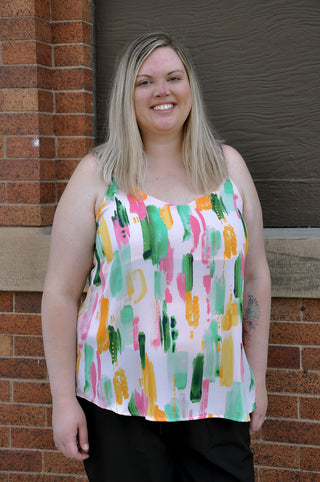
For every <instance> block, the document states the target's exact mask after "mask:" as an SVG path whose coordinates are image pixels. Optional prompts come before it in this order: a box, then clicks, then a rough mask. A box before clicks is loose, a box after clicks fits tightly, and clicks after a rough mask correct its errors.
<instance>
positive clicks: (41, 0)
mask: <svg viewBox="0 0 320 482" xmlns="http://www.w3.org/2000/svg"><path fill="white" fill-rule="evenodd" d="M34 3H35V15H36V16H37V17H40V18H43V19H45V20H50V19H51V12H50V0H36V1H35V2H34Z"/></svg>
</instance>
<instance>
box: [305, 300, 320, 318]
mask: <svg viewBox="0 0 320 482" xmlns="http://www.w3.org/2000/svg"><path fill="white" fill-rule="evenodd" d="M303 308H304V310H303V320H304V321H315V322H316V323H319V322H320V300H317V299H311V300H308V299H306V300H303Z"/></svg>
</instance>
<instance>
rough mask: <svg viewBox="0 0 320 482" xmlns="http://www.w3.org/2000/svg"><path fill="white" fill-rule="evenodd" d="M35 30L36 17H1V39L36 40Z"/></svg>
mask: <svg viewBox="0 0 320 482" xmlns="http://www.w3.org/2000/svg"><path fill="white" fill-rule="evenodd" d="M2 3H3V2H1V5H2ZM6 3H10V2H6ZM34 32H35V19H34V18H33V17H28V18H1V19H0V41H6V40H34Z"/></svg>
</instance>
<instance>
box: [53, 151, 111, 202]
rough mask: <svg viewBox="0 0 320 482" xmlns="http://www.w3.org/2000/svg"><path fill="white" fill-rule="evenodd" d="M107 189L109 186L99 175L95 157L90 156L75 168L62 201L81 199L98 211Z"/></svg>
mask: <svg viewBox="0 0 320 482" xmlns="http://www.w3.org/2000/svg"><path fill="white" fill-rule="evenodd" d="M106 189H107V185H106V183H105V181H104V180H103V178H102V176H101V174H100V173H99V169H98V165H97V161H96V158H95V156H94V155H93V154H88V155H87V156H85V157H84V158H83V159H82V160H81V161H80V162H79V163H78V165H77V167H76V168H75V170H74V172H73V174H72V176H71V178H70V180H69V182H68V185H67V187H66V189H65V191H64V193H63V196H62V199H61V200H62V202H63V201H64V199H63V198H72V199H73V200H74V201H75V200H76V199H77V198H78V197H80V198H81V199H82V200H83V201H87V202H88V203H90V204H91V205H92V207H93V209H94V210H96V208H97V206H99V205H100V203H101V201H102V199H103V196H104V194H105V191H106Z"/></svg>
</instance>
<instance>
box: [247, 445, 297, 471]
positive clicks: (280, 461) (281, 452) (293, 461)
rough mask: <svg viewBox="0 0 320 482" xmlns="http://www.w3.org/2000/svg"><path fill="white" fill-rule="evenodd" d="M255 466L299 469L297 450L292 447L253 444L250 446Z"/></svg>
mask: <svg viewBox="0 0 320 482" xmlns="http://www.w3.org/2000/svg"><path fill="white" fill-rule="evenodd" d="M251 448H252V451H253V455H254V461H255V465H263V466H266V467H279V468H281V467H282V468H285V467H286V468H293V469H295V468H299V448H298V447H295V446H292V445H284V444H282V445H278V444H270V443H261V442H254V443H253V444H252V447H251Z"/></svg>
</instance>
